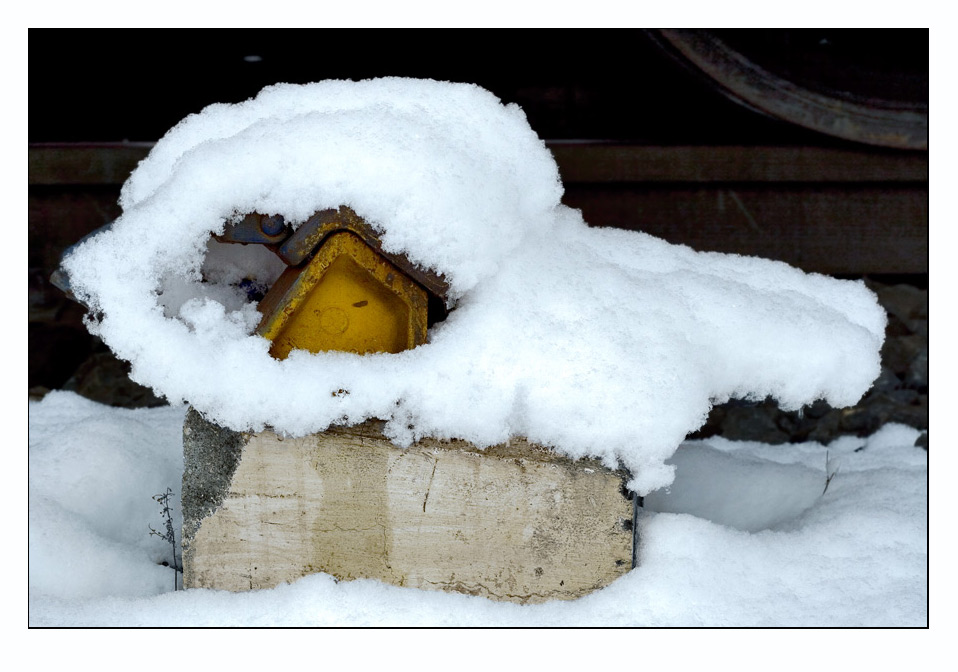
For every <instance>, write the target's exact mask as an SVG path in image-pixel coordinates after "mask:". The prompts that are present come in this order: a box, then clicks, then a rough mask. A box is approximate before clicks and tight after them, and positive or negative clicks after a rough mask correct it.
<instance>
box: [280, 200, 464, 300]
mask: <svg viewBox="0 0 958 672" xmlns="http://www.w3.org/2000/svg"><path fill="white" fill-rule="evenodd" d="M338 231H348V232H350V233H352V234H354V235H356V236H358V237H359V238H360V239H361V240H362V241H363V242H364V243H366V244H367V245H369V246H370V247H371V248H373V249H374V250H376V252H378V253H379V254H381V255H383V256H384V257H386V258H387V259H388V260H389V261H390V262H391V263H392V264H394V265H395V266H396V267H397V268H398V269H399V270H401V271H402V272H403V273H405V274H406V275H408V276H409V277H410V278H412V279H413V280H415V281H416V282H418V283H419V284H420V285H422V286H423V287H425V288H426V289H427V290H428V291H429V292H431V293H432V294H433V295H435V296H437V297H440V298H442V299H445V297H446V295H447V294H448V292H449V284H448V283H447V282H446V280H445V278H444V277H442V276H441V275H438V274H436V273H433V272H432V271H428V270H425V269H422V268H420V267H419V266H417V265H416V264H414V263H412V262H411V261H410V260H409V259H408V258H407V257H406V255H404V254H395V253H392V252H386V251H385V250H383V247H382V243H381V242H380V240H379V236H378V235H377V233H376V231H375V229H373V227H372V226H370V224H369V223H368V222H366V220H364V219H363V218H362V217H360V216H359V215H357V214H356V213H355V212H354V211H353V210H352V209H351V208H348V207H346V206H341V207H340V208H339V209H338V210H332V209H330V210H321V211H319V212H317V213H316V214H315V215H313V216H312V217H310V218H309V219H308V220H306V221H305V222H304V223H303V224H302V225H301V226H300V227H299V228H298V229H296V231H294V232H293V234H292V235H291V236H289V238H287V239H286V240H284V241H283V243H282V244H281V245H280V246H279V247H278V248H276V250H275V251H276V254H278V255H279V257H280V259H282V260H283V261H284V262H286V264H287V265H289V266H299V265H300V264H302V263H303V262H304V261H306V260H307V259H309V258H310V257H311V256H312V255H313V254H314V253H315V251H316V250H317V249H318V248H319V246H320V245H322V243H323V241H325V240H326V239H327V238H328V237H329V236H330V235H332V234H333V233H336V232H338Z"/></svg>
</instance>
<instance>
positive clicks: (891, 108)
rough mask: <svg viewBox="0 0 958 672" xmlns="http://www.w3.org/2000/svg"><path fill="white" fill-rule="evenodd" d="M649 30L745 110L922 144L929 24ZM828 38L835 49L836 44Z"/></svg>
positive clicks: (864, 137)
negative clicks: (910, 27) (892, 27)
mask: <svg viewBox="0 0 958 672" xmlns="http://www.w3.org/2000/svg"><path fill="white" fill-rule="evenodd" d="M651 34H652V36H653V38H654V39H655V40H656V42H657V43H658V44H659V45H660V46H662V47H663V48H665V49H666V51H668V52H669V53H670V54H671V55H673V56H674V57H676V58H678V59H679V60H680V61H683V62H684V63H685V64H686V65H688V66H691V67H692V68H694V69H696V70H697V71H699V72H700V73H702V74H704V75H705V76H706V77H707V78H708V79H709V80H711V82H712V83H713V84H715V85H717V86H718V88H720V90H721V91H722V92H723V93H725V94H726V95H727V96H729V97H730V98H732V99H733V100H735V101H736V102H739V103H741V104H743V105H746V106H747V107H749V108H751V109H753V110H757V111H759V112H762V113H764V114H766V115H769V116H772V117H776V118H778V119H782V120H784V121H787V122H790V123H794V124H798V125H800V126H803V127H805V128H809V129H812V130H814V131H818V132H820V133H826V134H828V135H831V136H835V137H838V138H843V139H846V140H852V141H855V142H861V143H867V144H870V145H877V146H881V147H893V148H898V149H911V150H927V149H928V93H927V92H928V69H927V59H928V50H927V39H928V38H927V31H910V30H899V31H894V30H874V31H873V30H861V31H851V30H835V31H811V30H806V31H796V30H758V29H752V30H657V31H651ZM836 42H837V43H838V46H840V47H841V48H834V46H835V45H834V43H836ZM843 43H844V44H843ZM895 59H897V60H895Z"/></svg>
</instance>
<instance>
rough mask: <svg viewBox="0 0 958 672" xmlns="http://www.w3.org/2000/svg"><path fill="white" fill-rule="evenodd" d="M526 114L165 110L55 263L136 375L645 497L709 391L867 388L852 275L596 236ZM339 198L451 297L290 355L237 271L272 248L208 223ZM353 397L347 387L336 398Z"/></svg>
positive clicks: (353, 102) (454, 99)
mask: <svg viewBox="0 0 958 672" xmlns="http://www.w3.org/2000/svg"><path fill="white" fill-rule="evenodd" d="M561 196H562V186H561V181H560V177H559V174H558V169H557V167H556V164H555V162H554V160H553V158H552V156H551V154H550V153H549V151H548V149H547V148H546V147H545V144H544V143H543V142H542V140H540V139H539V138H538V137H537V136H536V134H535V133H534V132H533V131H532V129H531V128H530V127H529V125H528V123H527V121H526V118H525V115H524V114H523V112H522V110H521V109H519V108H518V107H517V106H515V105H502V104H501V102H500V101H499V100H498V99H496V98H495V97H494V96H493V95H491V94H490V93H489V92H487V91H485V90H483V89H481V88H479V87H476V86H474V85H467V84H451V83H446V82H434V81H420V80H409V79H397V78H389V79H378V80H370V81H362V82H349V81H327V82H320V83H317V84H310V85H305V86H293V85H285V84H281V85H276V86H272V87H269V88H267V89H264V90H263V91H262V92H261V93H260V94H259V95H258V96H257V97H256V98H255V99H252V100H249V101H246V102H244V103H240V104H237V105H212V106H210V107H208V108H206V109H205V110H203V111H202V112H200V113H199V114H195V115H191V116H189V117H187V118H186V119H184V120H183V121H182V122H180V123H179V124H178V125H177V126H175V127H174V128H173V129H171V130H170V131H169V132H168V133H167V134H166V136H165V137H163V139H162V140H160V142H159V143H157V145H156V146H155V148H154V149H153V151H152V152H151V153H150V155H149V156H148V157H147V158H146V159H145V160H144V161H143V162H142V163H141V164H140V165H139V167H138V168H137V169H136V170H135V171H134V172H133V174H132V175H131V177H130V179H129V181H128V182H127V183H126V184H125V185H124V188H123V192H122V196H121V205H122V207H123V215H122V216H121V217H120V218H119V219H117V220H116V222H115V223H114V225H113V227H112V228H111V229H110V230H108V231H104V232H103V233H101V234H99V235H97V236H94V237H92V238H90V239H88V240H87V241H85V242H83V243H82V244H81V245H79V246H77V248H76V249H75V251H74V252H73V253H72V254H71V255H70V256H69V257H68V258H67V259H66V260H65V262H64V266H65V268H66V270H67V272H68V273H69V275H70V279H71V284H72V287H73V290H74V292H75V293H76V294H77V296H78V297H79V298H80V299H82V300H83V301H84V302H86V303H87V305H89V306H90V307H91V315H92V316H93V318H92V319H91V320H90V323H89V326H90V329H91V331H92V332H93V333H95V334H97V335H99V336H100V337H101V338H103V340H104V341H105V342H106V343H107V344H108V345H109V346H110V347H111V348H112V349H113V351H114V352H115V353H116V354H117V356H119V357H121V358H123V359H126V360H129V361H130V362H132V364H133V373H132V376H133V378H134V379H135V380H137V381H138V382H140V383H142V384H144V385H149V386H151V387H152V388H153V389H154V390H156V391H157V392H158V393H160V394H162V395H164V396H166V397H167V398H168V399H169V400H170V401H172V402H177V401H181V400H187V401H189V402H190V403H191V404H193V405H194V406H195V407H196V408H197V409H199V410H200V411H202V412H203V413H205V414H206V415H207V416H208V417H209V418H210V419H212V420H214V421H216V422H218V423H220V424H222V425H225V426H228V427H231V428H233V429H236V430H244V431H245V430H252V431H259V430H262V429H264V428H265V427H272V428H274V429H275V430H276V431H280V432H286V433H288V434H291V435H302V434H306V433H310V432H315V431H321V430H323V429H325V428H326V427H328V426H329V425H330V424H333V423H342V422H345V423H356V422H360V421H362V420H364V419H367V418H370V417H379V418H383V419H385V420H387V421H388V422H387V426H386V427H387V432H388V433H389V435H390V436H391V437H392V438H393V439H394V440H395V441H397V442H398V443H399V444H403V445H404V444H408V443H410V442H412V441H414V440H415V439H416V438H418V437H421V436H426V435H431V436H438V437H457V438H461V439H466V440H469V441H472V442H474V443H476V444H478V445H480V446H487V445H491V444H494V443H498V442H502V441H505V440H507V439H508V438H509V437H511V436H517V435H523V436H527V437H529V438H530V439H531V440H533V441H538V442H541V443H543V444H547V445H549V446H552V447H553V448H554V449H556V450H558V451H560V452H562V453H565V454H567V455H569V456H571V457H581V456H585V455H592V456H596V457H600V458H602V459H603V460H604V461H605V462H606V463H607V464H609V465H610V466H616V465H624V466H625V467H627V468H628V469H630V470H631V472H632V474H633V479H632V482H631V485H630V487H632V488H633V489H635V490H636V491H637V492H639V493H640V494H645V493H647V492H649V491H651V490H653V489H655V488H658V487H662V486H664V485H667V484H668V483H669V482H670V481H671V478H672V471H671V467H669V466H667V465H665V463H664V462H665V460H666V459H667V458H668V457H669V456H670V455H671V454H672V452H673V451H674V450H675V448H676V447H677V446H678V444H679V442H680V441H681V440H682V439H683V438H684V437H685V435H686V434H687V433H688V432H690V431H693V430H695V429H696V428H698V427H699V426H701V424H702V423H703V422H704V420H705V418H706V415H707V413H708V411H709V409H710V407H711V405H712V404H713V403H715V402H720V401H725V400H727V399H728V398H729V397H743V398H753V399H761V398H764V397H766V396H772V397H775V398H777V399H778V400H779V401H780V403H781V404H782V405H783V407H785V408H791V409H795V408H799V407H801V406H802V405H803V404H807V403H811V402H812V401H814V400H816V399H825V400H826V401H828V402H829V403H831V404H832V405H835V406H845V405H849V404H853V403H855V402H856V401H857V400H858V399H859V398H860V397H861V395H862V394H863V393H864V392H865V391H866V390H867V389H868V387H869V386H870V384H871V382H872V381H873V380H874V379H875V378H876V377H877V375H878V373H879V355H878V353H879V349H880V347H881V343H882V340H883V337H884V327H885V315H884V312H883V311H882V310H881V308H880V307H879V306H878V303H877V301H876V299H875V297H874V295H873V294H872V293H871V292H870V291H869V290H867V289H866V288H865V286H864V284H863V283H860V282H850V281H839V280H835V279H831V278H828V277H825V276H821V275H807V274H804V273H802V272H801V271H799V270H797V269H794V268H792V267H790V266H787V265H786V264H783V263H780V262H772V261H767V260H762V259H756V258H747V257H739V256H735V255H722V254H715V253H698V252H695V251H693V250H691V249H689V248H687V247H683V246H674V245H670V244H668V243H666V242H664V241H662V240H659V239H656V238H653V237H651V236H648V235H645V234H641V233H631V232H624V231H617V230H606V229H590V228H588V227H587V226H586V224H585V222H584V221H583V220H582V218H581V216H580V213H579V212H578V211H574V210H571V209H569V208H566V207H565V206H562V205H561V204H560V198H561ZM340 205H347V206H350V207H351V208H353V209H354V210H355V211H356V212H357V213H358V214H359V215H360V216H362V217H364V218H365V219H366V220H367V221H369V222H370V223H371V224H372V225H373V226H374V227H376V229H377V230H378V231H379V232H380V233H381V238H382V241H383V245H384V248H385V249H387V250H389V251H391V252H402V253H405V254H406V256H407V257H409V259H411V260H412V261H413V262H415V263H417V264H419V265H421V266H422V267H424V268H428V269H430V270H432V271H435V272H437V273H441V274H443V275H444V276H445V279H446V280H447V281H448V282H449V285H450V294H449V299H450V302H452V303H455V309H454V310H453V311H452V312H451V313H450V314H449V317H448V318H447V319H446V320H445V321H444V322H443V323H441V324H439V325H436V326H435V327H434V328H433V330H432V331H431V333H430V338H429V342H428V343H427V344H425V345H422V346H420V347H418V348H416V349H415V350H411V351H408V352H404V353H400V354H373V355H365V356H359V355H355V354H351V353H336V352H328V353H318V354H309V353H306V352H302V351H294V352H293V353H292V354H291V356H290V357H289V358H288V359H286V360H283V361H277V360H275V359H273V358H271V357H270V356H269V354H268V347H269V343H268V342H267V341H265V340H264V339H263V338H261V337H259V336H255V335H252V332H253V329H254V328H255V326H256V324H257V322H258V321H259V318H260V315H259V313H258V312H257V311H256V305H255V303H254V302H252V301H250V300H249V299H248V298H247V296H246V294H245V292H243V291H241V290H240V289H239V288H238V284H239V282H240V281H242V280H244V279H247V278H249V279H252V280H255V281H257V282H259V283H262V284H269V283H271V282H272V281H273V280H275V278H276V277H277V276H278V274H279V273H280V272H281V270H282V268H283V265H282V262H280V261H279V260H278V259H277V258H275V257H274V256H273V255H272V254H271V253H270V252H269V251H268V250H266V249H265V248H263V247H261V246H256V245H250V246H242V245H226V244H220V243H217V242H215V241H211V240H210V236H211V235H212V234H215V233H220V232H222V231H223V228H224V225H225V224H226V222H227V221H230V220H232V219H235V218H236V217H237V216H238V215H241V214H244V213H249V212H260V213H266V214H281V215H283V216H284V217H285V218H286V220H287V221H288V222H291V223H292V224H293V225H294V226H297V225H299V224H301V223H302V222H303V221H305V220H306V219H307V218H308V217H309V216H310V215H312V214H313V213H314V212H316V211H318V210H322V209H326V208H336V207H338V206H340ZM341 391H345V392H341Z"/></svg>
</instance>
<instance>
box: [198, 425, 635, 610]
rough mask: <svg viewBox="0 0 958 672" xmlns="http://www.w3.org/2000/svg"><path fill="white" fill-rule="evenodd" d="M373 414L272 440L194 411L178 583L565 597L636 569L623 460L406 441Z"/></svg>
mask: <svg viewBox="0 0 958 672" xmlns="http://www.w3.org/2000/svg"><path fill="white" fill-rule="evenodd" d="M380 427H381V423H378V422H375V421H370V422H366V423H363V424H362V425H358V426H354V427H337V428H331V429H330V430H328V431H326V432H323V433H321V434H314V435H311V436H307V437H303V438H298V439H290V438H286V439H283V438H282V437H280V436H278V435H276V434H274V433H272V432H262V433H259V434H239V433H236V432H231V431H229V430H224V429H222V428H219V427H218V426H216V425H212V424H210V423H208V422H206V421H205V420H203V419H202V417H201V416H200V415H199V414H198V413H196V412H195V411H191V412H190V413H189V414H188V416H187V421H186V424H185V426H184V451H185V457H186V470H185V472H184V479H183V480H184V482H183V502H184V525H183V549H184V550H183V560H184V585H185V586H186V587H188V588H191V587H194V588H199V587H205V588H217V589H226V590H248V589H254V588H270V587H273V586H275V585H277V584H280V583H282V582H286V581H295V580H296V579H299V578H301V577H303V576H305V575H307V574H311V573H314V572H327V573H329V574H331V575H333V576H335V577H337V578H340V579H354V578H372V579H379V580H381V581H385V582H387V583H391V584H395V585H399V586H413V587H417V588H425V589H441V590H453V591H459V592H463V593H469V594H473V595H483V596H486V597H489V598H493V599H499V600H508V601H512V602H520V603H525V602H542V601H545V600H549V599H574V598H576V597H580V596H582V595H585V594H587V593H589V592H591V591H593V590H596V589H598V588H601V587H603V586H606V585H608V584H609V583H611V582H612V581H613V580H615V579H616V578H618V577H619V576H622V575H623V574H625V573H626V572H628V571H629V570H630V569H631V568H632V566H633V532H632V528H633V515H634V512H633V502H632V500H631V499H629V498H628V497H627V494H626V491H625V489H624V481H625V478H626V474H625V473H624V472H621V471H612V470H609V469H607V468H605V467H603V466H602V465H601V464H599V463H598V462H596V461H591V460H578V461H572V460H569V459H567V458H564V457H560V456H558V455H556V454H555V453H553V452H552V451H549V450H547V449H544V448H542V447H539V446H536V445H534V444H531V443H529V442H527V441H523V440H516V441H512V442H510V444H509V445H501V446H495V447H493V448H490V449H487V450H485V451H481V450H479V449H477V448H476V447H475V446H472V445H471V444H469V443H467V442H463V441H438V440H423V441H420V442H419V443H417V444H415V445H414V446H412V447H410V448H408V449H405V450H403V449H400V448H397V447H396V446H394V445H392V444H391V443H390V442H389V441H388V440H387V439H386V438H385V437H383V435H382V433H381V431H380Z"/></svg>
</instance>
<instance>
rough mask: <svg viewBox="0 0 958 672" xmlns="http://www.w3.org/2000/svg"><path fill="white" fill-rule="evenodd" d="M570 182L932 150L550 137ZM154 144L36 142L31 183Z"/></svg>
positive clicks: (854, 171)
mask: <svg viewBox="0 0 958 672" xmlns="http://www.w3.org/2000/svg"><path fill="white" fill-rule="evenodd" d="M546 145H547V146H548V147H549V149H550V150H551V151H552V154H553V156H555V159H556V162H557V163H558V165H559V172H560V174H561V175H562V179H563V181H564V182H565V183H566V184H578V183H614V182H642V183H646V182H666V183H668V182H695V183H721V182H726V183H742V182H763V183H779V182H813V183H818V182H859V183H861V182H878V183H883V182H907V183H923V182H927V181H928V155H927V154H926V153H924V152H894V151H883V150H873V149H861V150H859V149H836V148H829V147H736V146H717V147H698V146H696V147H683V146H676V147H663V146H648V145H624V144H611V143H610V144H607V143H599V142H560V141H555V142H547V143H546ZM152 146H153V143H117V144H34V145H30V146H29V184H31V185H76V184H122V183H123V182H125V181H126V179H127V178H128V177H129V175H130V173H131V172H132V171H133V169H134V168H136V165H137V164H138V163H139V162H140V161H141V160H142V159H144V158H145V157H146V155H147V154H148V153H149V151H150V149H151V148H152Z"/></svg>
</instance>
